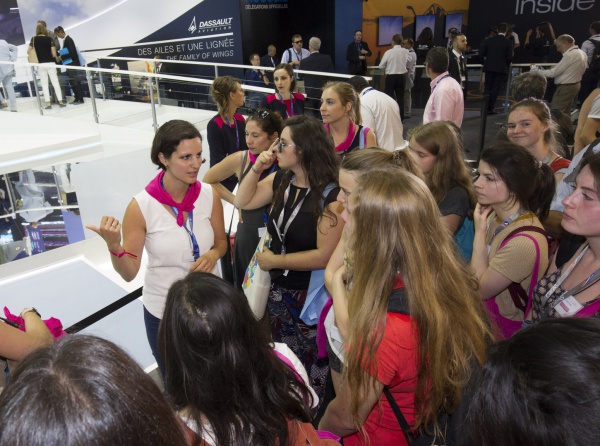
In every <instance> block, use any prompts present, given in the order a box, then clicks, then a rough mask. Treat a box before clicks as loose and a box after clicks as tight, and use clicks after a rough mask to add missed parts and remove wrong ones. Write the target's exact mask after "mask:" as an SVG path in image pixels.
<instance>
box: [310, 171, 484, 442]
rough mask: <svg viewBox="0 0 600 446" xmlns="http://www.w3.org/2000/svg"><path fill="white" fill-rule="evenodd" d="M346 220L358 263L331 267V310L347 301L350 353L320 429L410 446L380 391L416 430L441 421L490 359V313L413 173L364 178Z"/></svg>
mask: <svg viewBox="0 0 600 446" xmlns="http://www.w3.org/2000/svg"><path fill="white" fill-rule="evenodd" d="M342 217H343V218H345V219H346V225H345V230H344V231H345V233H346V236H347V238H348V248H349V249H350V250H351V251H352V259H355V260H350V262H349V264H348V265H347V266H346V265H344V266H341V267H340V268H339V269H338V270H337V271H336V272H335V274H334V277H333V283H332V288H331V292H332V294H333V298H334V306H336V305H338V302H346V303H347V308H348V315H349V325H348V339H347V354H346V359H345V362H344V379H343V383H342V386H341V387H340V390H339V392H338V393H337V395H336V398H335V399H334V400H333V401H332V402H331V403H330V404H329V406H328V407H327V410H326V412H325V414H324V416H323V418H322V420H321V422H320V424H319V428H321V429H325V430H329V431H331V432H333V433H335V434H337V435H340V436H342V437H344V445H350V446H353V445H362V444H372V445H375V444H376V445H378V446H386V445H398V444H400V445H403V444H407V440H406V438H405V437H404V435H403V433H402V430H401V429H400V426H399V423H398V420H397V418H396V416H395V415H394V412H393V411H392V409H391V406H390V404H389V403H388V401H387V400H386V399H385V398H383V397H382V393H383V391H384V388H387V389H388V390H389V391H390V393H391V396H392V398H393V400H394V401H395V402H396V404H397V405H398V406H399V407H400V410H401V412H402V414H403V416H404V418H405V419H406V421H407V422H408V424H409V426H410V428H411V429H413V430H418V429H419V428H421V427H425V426H429V427H438V426H437V421H436V415H437V413H438V412H439V411H441V410H444V411H446V412H448V413H451V412H453V411H454V410H455V408H456V407H457V405H458V403H459V402H460V399H461V396H462V393H463V388H464V385H465V384H466V382H467V381H468V380H469V378H470V375H471V367H472V362H475V363H479V364H482V363H483V361H484V360H485V352H486V346H487V343H488V341H489V340H490V337H491V333H490V330H489V327H488V322H487V319H486V315H485V310H484V308H483V306H482V305H481V302H480V301H479V298H478V295H477V284H476V281H475V280H474V278H472V277H471V276H470V275H469V273H468V272H467V270H466V269H465V267H464V266H463V264H462V263H461V262H459V261H458V258H457V257H456V254H455V251H454V249H453V247H452V239H451V237H450V234H449V233H448V231H446V230H445V228H444V226H443V225H442V222H441V220H440V218H439V211H438V207H437V205H436V203H435V200H434V199H433V197H432V196H431V193H430V192H429V190H428V188H427V186H426V185H425V184H424V183H423V182H422V181H421V180H419V179H418V178H417V177H415V176H414V175H412V174H410V173H407V172H404V171H402V170H400V169H395V170H390V171H389V172H387V173H386V175H381V173H380V172H369V173H367V174H365V175H363V176H362V177H361V178H360V179H359V180H358V187H357V188H356V189H355V190H354V191H353V192H352V194H351V196H350V197H349V200H348V203H347V209H346V210H345V211H344V212H343V214H342ZM391 228H394V230H391ZM382 235H384V236H382ZM373 271H377V274H373Z"/></svg>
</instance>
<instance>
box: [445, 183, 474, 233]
mask: <svg viewBox="0 0 600 446" xmlns="http://www.w3.org/2000/svg"><path fill="white" fill-rule="evenodd" d="M438 207H439V208H440V214H442V217H445V216H446V215H453V214H454V215H458V216H459V217H460V224H459V225H458V227H459V228H460V226H461V225H462V223H463V221H464V219H465V217H466V216H467V215H469V195H468V194H467V191H466V190H464V189H463V188H462V187H460V186H455V187H453V188H451V189H450V190H449V191H448V192H446V196H445V197H444V198H443V200H442V202H441V203H440V204H439V206H438Z"/></svg>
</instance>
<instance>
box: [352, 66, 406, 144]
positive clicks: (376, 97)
mask: <svg viewBox="0 0 600 446" xmlns="http://www.w3.org/2000/svg"><path fill="white" fill-rule="evenodd" d="M348 82H349V83H350V85H352V87H353V88H354V91H356V93H357V94H358V95H359V97H360V114H361V117H362V125H363V126H364V127H368V128H370V129H371V130H373V131H374V132H375V136H376V137H377V144H378V145H379V147H381V148H382V149H386V150H389V151H390V152H391V151H393V150H396V149H402V148H404V147H405V146H406V141H404V138H403V137H402V131H403V128H402V120H401V119H400V108H399V107H398V104H397V103H396V101H394V99H392V98H391V97H389V96H388V95H387V94H385V93H382V92H381V91H378V90H375V89H374V88H372V87H370V86H369V83H368V82H367V81H366V80H365V78H364V77H362V76H353V77H351V78H350V79H349V80H348Z"/></svg>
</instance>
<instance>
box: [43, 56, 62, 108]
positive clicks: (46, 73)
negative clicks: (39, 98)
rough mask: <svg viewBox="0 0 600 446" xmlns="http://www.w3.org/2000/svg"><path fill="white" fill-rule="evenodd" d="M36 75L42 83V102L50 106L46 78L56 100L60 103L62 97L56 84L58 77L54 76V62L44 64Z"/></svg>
mask: <svg viewBox="0 0 600 446" xmlns="http://www.w3.org/2000/svg"><path fill="white" fill-rule="evenodd" d="M38 74H39V75H40V81H41V82H42V90H44V100H45V101H46V104H50V98H51V96H50V90H49V89H48V78H50V81H51V82H52V86H53V87H54V92H55V93H56V96H57V98H58V102H62V100H63V95H62V90H61V89H60V85H59V83H58V75H57V74H56V64H55V63H54V62H45V63H43V64H41V65H40V66H39V67H38Z"/></svg>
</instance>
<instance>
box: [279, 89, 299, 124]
mask: <svg viewBox="0 0 600 446" xmlns="http://www.w3.org/2000/svg"><path fill="white" fill-rule="evenodd" d="M275 97H276V98H277V100H278V101H279V102H281V103H282V104H283V106H284V107H285V115H286V116H287V117H288V118H291V117H292V116H296V114H295V113H294V101H295V99H294V93H292V92H290V109H291V110H290V111H291V112H292V114H291V115H288V112H287V106H286V105H285V101H284V100H283V96H281V94H279V92H277V93H275Z"/></svg>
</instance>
